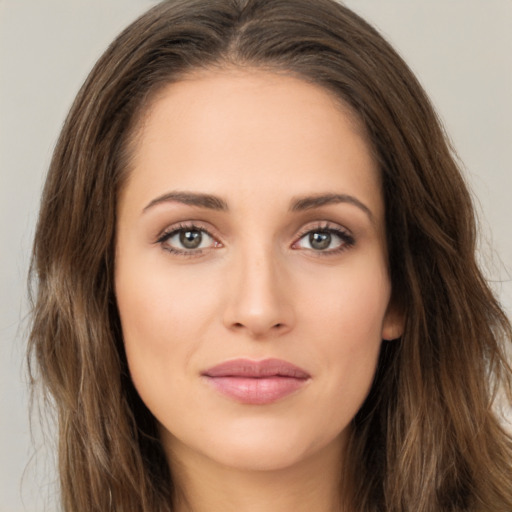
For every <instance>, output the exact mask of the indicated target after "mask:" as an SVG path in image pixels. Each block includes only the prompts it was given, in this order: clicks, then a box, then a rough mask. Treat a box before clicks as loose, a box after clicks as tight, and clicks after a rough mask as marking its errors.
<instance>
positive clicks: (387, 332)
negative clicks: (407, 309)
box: [381, 305, 405, 341]
mask: <svg viewBox="0 0 512 512" xmlns="http://www.w3.org/2000/svg"><path fill="white" fill-rule="evenodd" d="M404 326H405V315H404V313H403V312H402V311H401V309H400V308H398V307H396V306H393V305H389V306H388V310H387V311H386V315H385V317H384V321H383V323H382V334H381V337H382V339H383V340H385V341H392V340H396V339H398V338H400V337H401V336H402V335H403V333H404Z"/></svg>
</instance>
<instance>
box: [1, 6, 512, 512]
mask: <svg viewBox="0 0 512 512" xmlns="http://www.w3.org/2000/svg"><path fill="white" fill-rule="evenodd" d="M312 1H314V0H312ZM154 3H155V2H152V1H150V0H0V250H1V253H0V254H1V265H0V512H21V511H43V510H49V511H53V510H57V505H56V504H55V494H56V487H55V482H56V475H55V471H54V469H53V455H54V453H55V452H54V449H53V446H52V445H51V444H49V443H45V442H43V438H42V437H41V435H40V432H39V427H38V422H37V421H36V422H35V423H34V430H33V438H34V439H33V440H31V433H30V427H29V421H28V394H27V389H26V387H27V386H26V384H27V378H26V374H25V369H24V366H23V352H24V348H25V339H26V322H25V316H26V314H27V305H26V274H27V269H28V261H29V253H30V249H31V239H32V236H33V232H34V224H35V219H36V215H37V210H38V202H39V196H40V192H41V188H42V184H43V180H44V176H45V172H46V169H47V166H48V163H49V159H50V156H51V152H52V148H53V146H54V144H55V141H56V138H57V136H58V133H59V129H60V126H61V124H62V122H63V120H64V117H65V115H66V112H67V110H68V108H69V107H70V104H71V102H72V100H73V98H74V95H75V94H76V92H77V90H78V88H79V86H80V85H81V83H82V82H83V80H84V79H85V77H86V75H87V73H88V71H89V70H90V68H91V67H92V65H93V64H94V62H95V60H96V59H97V58H98V57H99V55H100V54H101V52H102V51H103V50H104V49H105V48H106V46H107V44H108V43H109V42H110V41H111V40H112V39H113V38H114V36H115V35H116V34H117V33H118V32H119V31H120V30H121V29H122V28H123V27H124V26H125V25H126V24H128V23H129V22H130V21H131V20H133V19H134V18H135V17H136V16H137V15H139V14H140V13H142V12H143V11H144V10H146V9H147V8H148V7H150V6H151V5H153V4H154ZM346 4H347V5H348V6H349V7H352V8H353V9H354V10H356V11H357V12H359V13H360V14H362V15H363V17H366V18H367V19H368V20H369V21H370V22H372V23H373V24H375V25H376V26H377V27H378V28H379V29H380V30H381V32H382V33H383V34H384V35H385V36H387V37H388V39H389V40H390V41H391V42H392V43H393V44H394V45H395V47H396V48H397V49H398V51H399V52H400V53H401V55H402V56H403V57H404V58H405V60H406V61H407V62H408V63H409V65H410V66H411V68H412V69H413V71H415V72H416V73H417V75H418V77H419V79H420V81H421V82H422V84H423V85H424V87H425V89H426V90H427V92H428V93H429V94H430V96H431V98H432V100H433V102H434V104H435V105H436V107H437V109H438V111H439V114H440V116H441V118H442V120H443V122H444V124H445V127H446V129H447V131H448V133H449V134H450V136H451V139H452V141H453V144H454V146H455V148H456V150H457V152H458V154H459V156H460V158H461V160H462V161H463V162H464V166H465V172H466V174H467V177H468V180H469V182H470V183H471V185H472V188H473V191H474V194H475V197H476V203H477V208H478V211H479V215H480V217H481V233H482V244H481V257H482V261H484V262H485V266H486V272H487V276H488V278H489V279H490V280H491V281H492V282H493V286H494V288H495V290H496V292H497V293H498V294H499V296H500V298H501V300H502V302H503V304H504V306H505V308H506V310H507V311H508V312H509V313H510V312H511V311H512V282H511V272H512V236H511V235H512V230H511V228H510V223H511V219H512V215H511V213H512V208H511V206H510V203H511V195H512V156H511V150H512V31H511V30H510V27H511V26H512V0H429V1H423V0H350V1H347V2H346ZM507 269H508V270H507Z"/></svg>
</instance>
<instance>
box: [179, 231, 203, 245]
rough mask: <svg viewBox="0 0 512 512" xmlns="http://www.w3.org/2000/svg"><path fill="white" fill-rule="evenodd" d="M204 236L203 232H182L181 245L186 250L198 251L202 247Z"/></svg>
mask: <svg viewBox="0 0 512 512" xmlns="http://www.w3.org/2000/svg"><path fill="white" fill-rule="evenodd" d="M202 240H203V234H202V233H201V231H197V230H196V231H192V230H191V231H182V232H181V233H180V243H181V245H183V247H185V248H186V249H197V247H199V246H200V245H201V242H202Z"/></svg>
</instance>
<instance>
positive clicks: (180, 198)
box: [143, 191, 374, 222]
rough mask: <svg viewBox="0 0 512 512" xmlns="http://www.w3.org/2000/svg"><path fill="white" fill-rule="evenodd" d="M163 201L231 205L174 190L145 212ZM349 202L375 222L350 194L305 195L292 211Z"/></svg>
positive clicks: (295, 201)
mask: <svg viewBox="0 0 512 512" xmlns="http://www.w3.org/2000/svg"><path fill="white" fill-rule="evenodd" d="M162 203H181V204H186V205H189V206H196V207H198V208H207V209H209V210H216V211H228V210H229V207H228V204H227V202H226V201H225V200H224V199H222V198H220V197H218V196H214V195H212V194H204V193H200V192H184V191H174V192H167V193H166V194H163V195H161V196H158V197H156V198H155V199H153V200H152V201H150V202H149V203H148V204H147V205H146V206H145V207H144V209H143V213H144V212H146V211H147V210H149V209H150V208H152V207H154V206H156V205H159V204H162ZM337 203H349V204H352V205H354V206H356V207H358V208H359V209H360V210H362V211H363V212H365V213H366V215H368V217H369V218H370V220H371V221H372V222H373V220H374V217H373V214H372V212H371V210H370V209H369V208H368V207H367V206H366V205H365V204H364V203H362V202H361V201H360V200H359V199H357V198H356V197H354V196H351V195H348V194H315V195H312V196H303V197H297V198H294V199H292V201H291V202H290V208H289V209H290V211H291V212H298V211H304V210H311V209H314V208H320V207H321V206H326V205H329V204H337Z"/></svg>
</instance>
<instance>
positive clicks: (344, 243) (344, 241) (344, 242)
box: [156, 222, 355, 257]
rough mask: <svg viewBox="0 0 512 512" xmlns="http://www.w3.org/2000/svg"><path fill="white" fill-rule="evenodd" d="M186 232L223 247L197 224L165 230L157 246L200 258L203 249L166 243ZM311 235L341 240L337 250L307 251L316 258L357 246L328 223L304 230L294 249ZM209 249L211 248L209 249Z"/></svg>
mask: <svg viewBox="0 0 512 512" xmlns="http://www.w3.org/2000/svg"><path fill="white" fill-rule="evenodd" d="M186 231H198V232H201V233H205V234H206V235H208V236H209V237H210V238H212V239H213V240H214V241H215V246H214V247H215V248H219V247H222V243H220V242H219V241H218V240H217V239H216V238H215V236H213V235H212V234H211V233H210V232H209V231H208V230H207V229H205V228H204V227H201V226H198V225H196V224H193V223H191V224H187V223H184V224H178V225H177V226H172V227H171V228H169V229H167V230H165V231H164V232H163V233H161V234H160V235H159V237H158V239H157V240H156V243H157V244H160V245H161V246H162V248H163V249H164V250H165V251H168V252H170V253H171V254H176V255H178V256H184V257H194V256H200V255H202V254H203V249H183V250H181V249H177V248H176V247H172V246H171V245H169V244H166V242H167V241H168V240H169V239H171V238H172V237H173V236H175V235H177V234H179V233H180V232H186ZM311 233H328V234H330V235H335V236H337V237H338V238H339V239H340V240H341V244H340V246H339V247H336V248H335V249H326V250H314V249H307V250H309V251H311V252H312V253H314V254H315V256H331V255H335V254H339V253H341V252H343V251H345V250H347V249H350V248H351V247H353V246H354V245H355V239H354V237H353V236H352V235H351V234H350V233H349V232H348V231H345V230H343V229H340V228H339V227H337V226H333V225H332V224H331V223H329V222H326V223H323V224H319V225H317V226H309V227H308V228H307V229H304V230H303V231H301V232H300V233H299V235H298V236H297V238H296V241H295V242H293V244H292V248H294V246H296V245H297V244H298V243H299V242H300V241H301V240H302V239H303V238H304V237H305V236H306V235H308V234H311ZM208 248H209V247H208Z"/></svg>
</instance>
